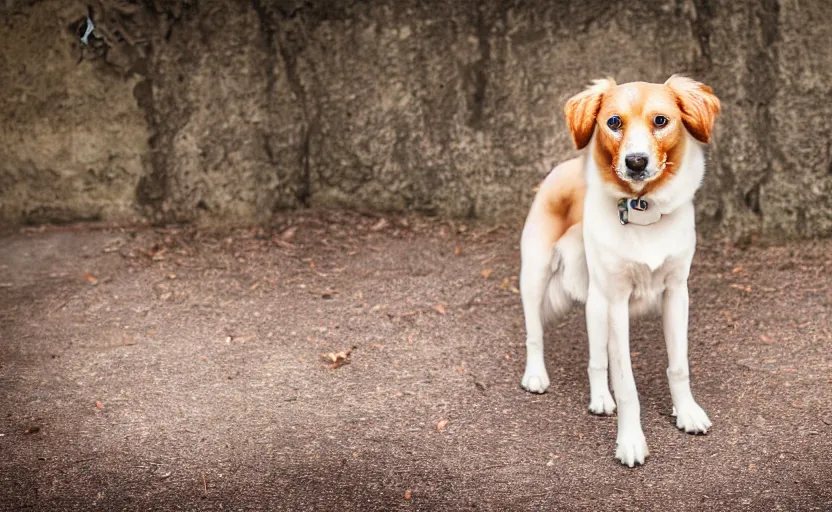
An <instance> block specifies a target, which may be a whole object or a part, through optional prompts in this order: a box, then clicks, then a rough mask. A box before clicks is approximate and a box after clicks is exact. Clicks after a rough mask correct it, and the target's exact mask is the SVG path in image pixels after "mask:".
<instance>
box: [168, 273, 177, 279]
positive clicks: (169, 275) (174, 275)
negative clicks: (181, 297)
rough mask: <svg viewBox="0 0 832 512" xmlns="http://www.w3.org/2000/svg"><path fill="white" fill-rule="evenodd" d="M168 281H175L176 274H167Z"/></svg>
mask: <svg viewBox="0 0 832 512" xmlns="http://www.w3.org/2000/svg"><path fill="white" fill-rule="evenodd" d="M168 279H170V280H174V279H176V274H168Z"/></svg>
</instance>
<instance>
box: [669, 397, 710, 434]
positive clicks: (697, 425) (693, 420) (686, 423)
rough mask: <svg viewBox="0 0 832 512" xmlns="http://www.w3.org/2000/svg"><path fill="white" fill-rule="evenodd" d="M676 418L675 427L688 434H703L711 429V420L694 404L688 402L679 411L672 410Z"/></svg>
mask: <svg viewBox="0 0 832 512" xmlns="http://www.w3.org/2000/svg"><path fill="white" fill-rule="evenodd" d="M673 415H674V416H676V427H677V428H679V430H684V431H685V432H687V433H688V434H705V433H707V432H708V429H709V428H711V420H710V419H709V418H708V415H707V414H706V413H705V411H704V410H702V408H701V407H699V404H697V403H696V402H690V403H689V404H687V405H685V406H680V407H679V409H676V408H675V407H674V408H673Z"/></svg>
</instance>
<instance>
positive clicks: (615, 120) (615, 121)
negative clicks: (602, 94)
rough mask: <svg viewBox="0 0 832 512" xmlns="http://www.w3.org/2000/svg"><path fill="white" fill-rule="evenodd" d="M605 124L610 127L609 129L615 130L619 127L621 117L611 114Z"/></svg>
mask: <svg viewBox="0 0 832 512" xmlns="http://www.w3.org/2000/svg"><path fill="white" fill-rule="evenodd" d="M607 126H609V127H610V130H612V131H614V132H617V131H618V130H620V129H621V118H620V117H618V116H612V117H611V118H609V119H607Z"/></svg>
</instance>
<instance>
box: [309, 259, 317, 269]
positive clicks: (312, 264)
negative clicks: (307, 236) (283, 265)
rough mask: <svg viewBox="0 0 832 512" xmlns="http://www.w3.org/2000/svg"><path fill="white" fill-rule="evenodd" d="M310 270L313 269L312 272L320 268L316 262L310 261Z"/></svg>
mask: <svg viewBox="0 0 832 512" xmlns="http://www.w3.org/2000/svg"><path fill="white" fill-rule="evenodd" d="M309 268H311V269H312V270H315V269H316V268H318V266H317V265H315V262H314V261H310V262H309Z"/></svg>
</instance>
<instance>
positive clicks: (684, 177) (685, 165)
mask: <svg viewBox="0 0 832 512" xmlns="http://www.w3.org/2000/svg"><path fill="white" fill-rule="evenodd" d="M685 137H686V138H687V140H686V141H685V142H686V144H685V152H684V156H683V158H682V161H681V162H679V165H678V167H677V168H676V170H675V173H674V174H675V175H674V176H673V177H672V178H671V179H670V180H668V181H667V182H666V183H665V184H663V185H662V186H661V187H660V188H658V189H656V190H652V191H650V192H648V193H647V194H644V195H639V194H638V193H637V192H636V193H624V192H622V191H621V190H620V189H619V188H618V187H616V186H615V185H613V184H611V183H609V182H607V181H605V180H603V179H601V175H600V172H599V169H598V166H597V164H596V163H595V160H594V158H592V155H593V153H594V145H595V140H594V137H593V140H592V141H591V143H590V144H589V146H588V150H587V152H586V156H585V163H584V166H585V171H586V183H587V194H588V195H590V194H591V195H594V196H601V198H603V199H604V200H605V201H608V202H610V204H613V205H616V211H618V205H619V202H620V201H621V200H622V199H627V200H632V199H640V200H642V201H646V203H647V209H648V211H649V210H652V211H653V212H656V211H657V212H658V213H660V214H661V215H669V214H671V213H673V212H674V211H676V210H677V209H678V208H679V207H680V206H682V205H685V204H688V203H691V202H693V197H694V195H695V194H696V191H697V190H698V189H699V186H700V185H701V184H702V179H703V178H704V176H705V151H704V146H703V145H702V144H701V143H699V142H698V141H697V140H696V139H694V138H693V137H692V136H690V134H688V133H687V132H686V133H685ZM639 215H641V214H639ZM641 218H643V219H644V220H642V221H640V222H638V223H642V222H643V223H646V224H651V223H653V222H657V221H658V220H659V218H658V217H657V218H655V219H653V218H652V215H651V216H642V217H641Z"/></svg>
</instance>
